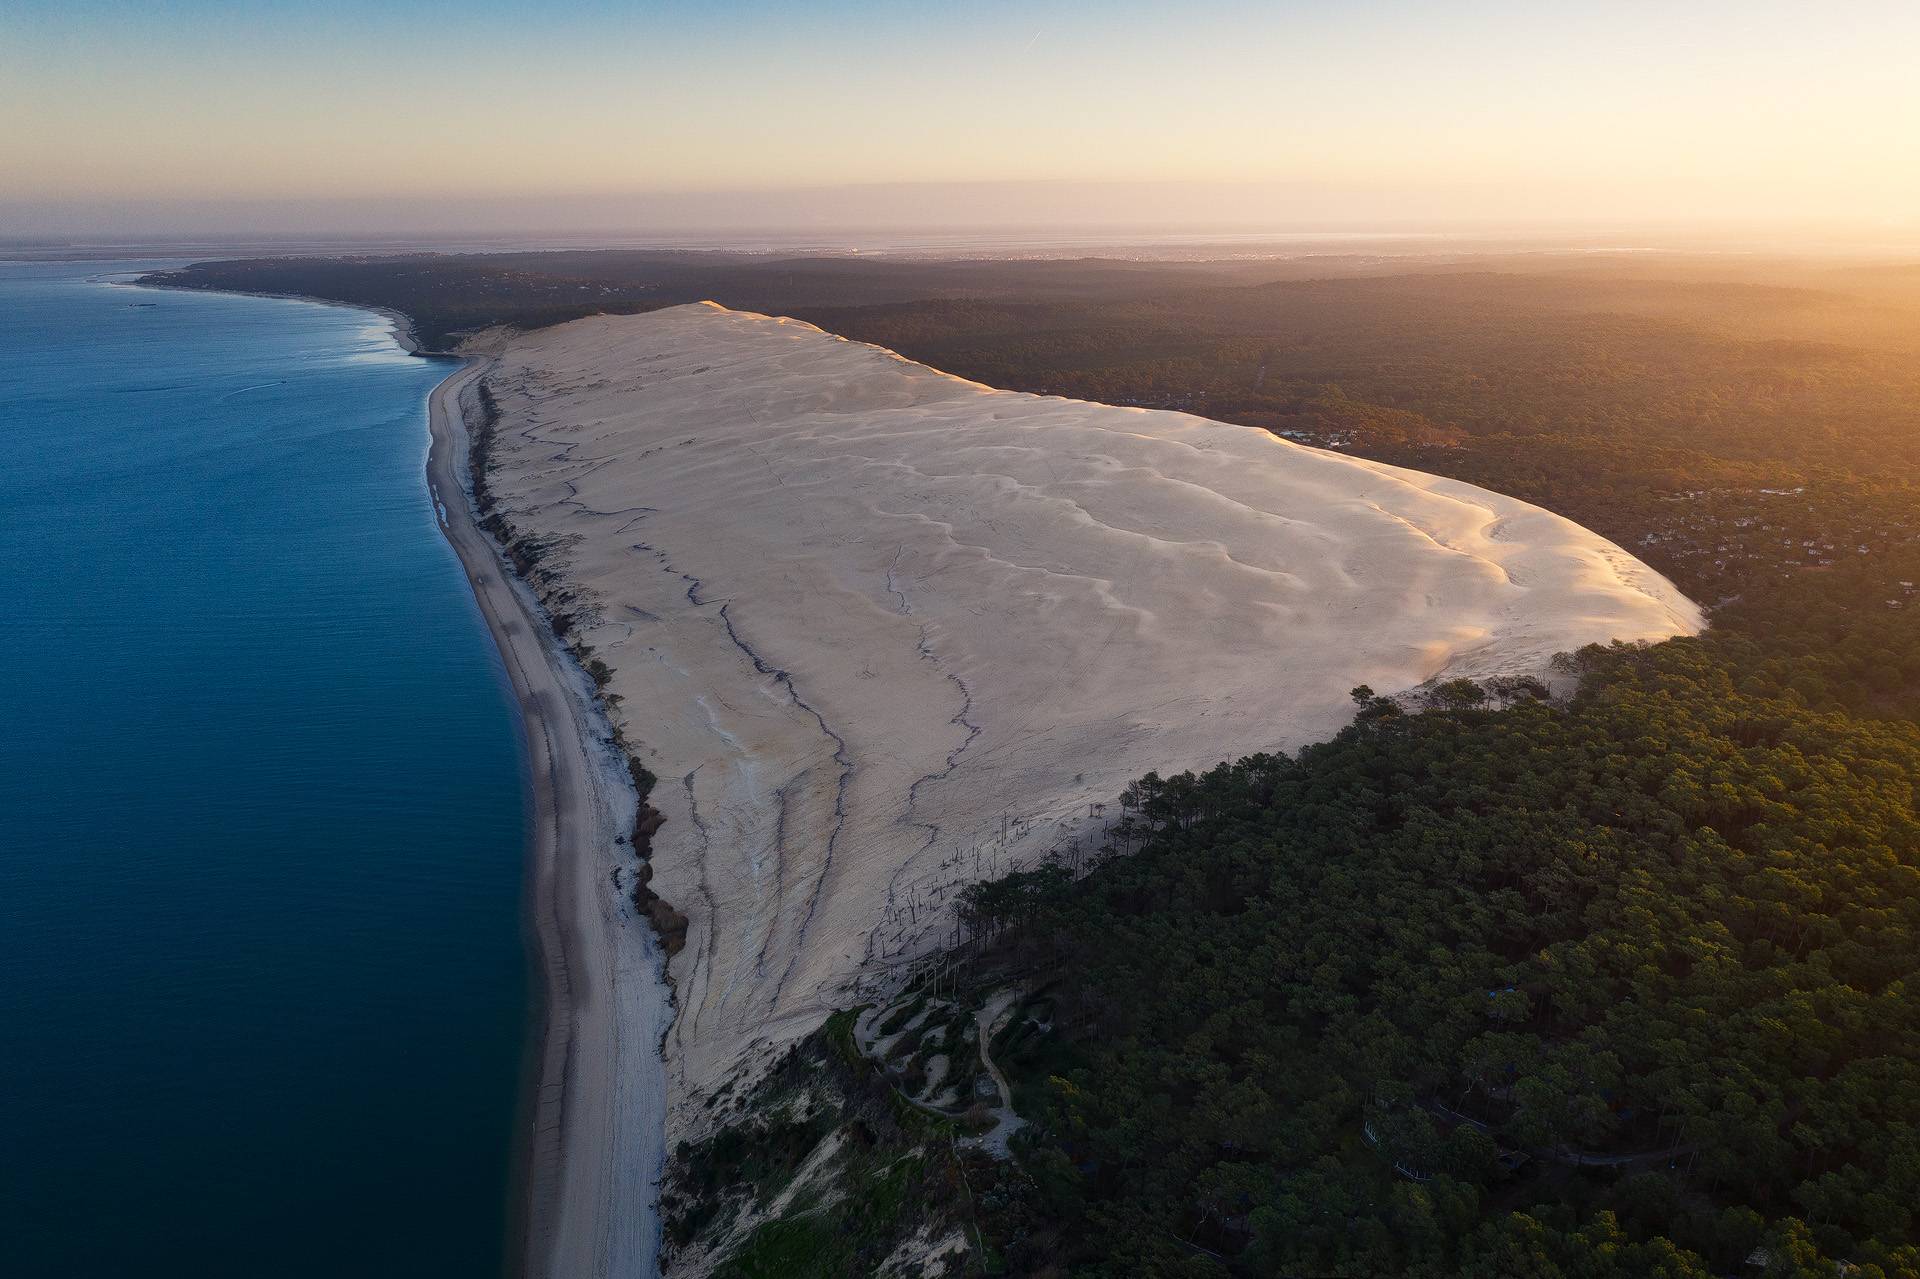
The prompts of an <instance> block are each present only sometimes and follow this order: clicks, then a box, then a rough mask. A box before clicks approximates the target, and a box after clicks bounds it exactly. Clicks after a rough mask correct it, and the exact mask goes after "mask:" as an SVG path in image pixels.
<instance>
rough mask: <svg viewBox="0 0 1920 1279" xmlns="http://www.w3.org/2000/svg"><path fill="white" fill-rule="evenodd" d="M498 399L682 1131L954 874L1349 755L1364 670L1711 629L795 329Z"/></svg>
mask: <svg viewBox="0 0 1920 1279" xmlns="http://www.w3.org/2000/svg"><path fill="white" fill-rule="evenodd" d="M487 381H488V386H489V387H490V389H491V393H492V395H493V397H494V400H495V402H496V404H497V405H498V408H499V411H500V414H501V417H500V428H499V430H498V432H497V435H496V441H495V446H494V450H493V457H492V463H493V467H494V470H493V472H492V486H493V489H494V492H495V493H496V494H497V495H498V496H499V498H500V499H501V501H502V503H503V505H504V506H505V508H506V509H507V510H508V511H509V512H511V516H512V519H513V521H514V523H515V524H516V526H517V527H518V528H519V529H520V530H521V531H522V532H525V533H532V534H536V535H539V536H542V537H544V538H547V539H551V543H552V546H551V550H550V551H549V553H548V559H547V561H546V563H548V564H552V565H555V566H557V567H558V569H559V572H560V575H561V578H562V580H563V581H564V583H565V585H564V587H562V588H561V589H562V590H563V591H565V592H568V593H570V598H568V599H566V600H562V601H560V607H563V608H567V609H571V610H576V611H578V612H579V613H580V616H581V620H580V622H579V626H580V629H581V634H582V637H583V638H584V639H585V640H586V642H587V643H588V644H589V645H591V646H592V648H593V649H594V650H595V652H596V654H597V655H598V656H599V657H600V658H602V659H603V660H604V661H605V662H606V663H607V664H608V665H609V666H610V667H611V668H612V679H611V684H610V686H609V691H610V692H611V693H613V694H614V695H615V696H616V697H617V699H618V701H617V704H616V707H615V714H616V715H617V716H619V717H621V718H623V719H624V720H625V721H626V723H625V729H626V734H627V736H628V738H629V740H630V741H632V742H635V743H638V744H639V747H640V749H641V750H642V753H643V762H645V763H646V764H647V765H648V766H649V767H650V768H652V769H653V770H654V771H655V772H656V773H657V774H659V776H660V783H659V785H658V787H657V788H656V790H655V792H654V802H655V804H656V805H658V806H659V808H660V809H661V810H662V811H663V812H664V813H665V814H666V817H667V822H666V825H665V827H664V828H663V829H662V830H661V831H660V832H659V834H658V835H657V836H656V839H655V852H654V867H655V878H654V884H655V887H656V888H657V889H658V891H659V892H660V894H661V895H662V896H663V897H665V898H666V899H667V900H668V901H670V902H672V903H673V904H674V905H675V906H677V907H678V908H679V909H680V910H682V911H684V912H685V913H686V914H687V915H688V916H689V918H690V921H691V926H690V930H689V933H688V939H687V945H686V948H685V950H684V951H682V952H681V953H680V954H679V955H677V956H676V957H675V958H674V959H673V961H672V964H671V974H672V976H673V978H674V982H675V987H676V991H677V998H678V1004H679V1007H678V1015H677V1017H676V1020H675V1022H674V1026H673V1029H672V1030H671V1032H670V1033H669V1035H668V1040H667V1054H668V1067H669V1078H670V1081H671V1085H670V1086H671V1092H672V1098H671V1101H672V1107H673V1109H672V1112H671V1114H672V1118H671V1120H670V1127H671V1128H672V1129H673V1130H674V1132H673V1133H671V1134H670V1141H671V1140H673V1139H676V1138H677V1136H679V1135H684V1134H685V1132H686V1131H688V1130H689V1128H691V1127H695V1126H697V1125H696V1124H695V1123H694V1117H695V1116H696V1115H697V1113H698V1111H697V1108H696V1107H695V1106H694V1105H693V1104H692V1102H693V1101H694V1100H695V1099H697V1098H698V1097H699V1096H700V1095H702V1094H703V1093H705V1092H706V1091H709V1090H710V1089H711V1088H713V1087H714V1086H716V1085H717V1084H718V1083H719V1082H720V1081H721V1080H722V1079H724V1078H725V1077H726V1076H727V1075H728V1074H729V1073H730V1072H732V1071H733V1070H735V1069H736V1068H739V1067H741V1066H743V1065H745V1064H748V1063H750V1062H752V1061H754V1060H756V1059H759V1058H762V1057H763V1056H764V1050H765V1049H767V1048H770V1047H772V1046H775V1045H778V1044H780V1043H782V1042H784V1041H786V1040H788V1039H790V1038H792V1037H794V1036H796V1035H798V1034H800V1033H803V1032H805V1031H806V1030H808V1029H810V1028H811V1027H812V1026H814V1025H816V1024H817V1023H818V1021H819V1020H820V1019H821V1018H822V1017H823V1016H824V1015H825V1014H826V1012H827V1011H828V1010H829V1009H830V1008H831V1007H832V1006H834V1005H835V1004H844V1003H846V1002H847V1001H848V1000H849V999H850V998H852V997H853V994H854V992H855V991H856V990H857V988H859V987H860V986H861V985H863V984H877V983H884V981H885V980H886V978H887V974H888V973H889V972H890V971H893V970H894V969H896V968H897V967H898V966H899V965H901V964H902V963H903V962H905V961H908V960H910V959H911V958H912V957H914V956H915V955H916V954H918V953H922V952H924V950H925V949H926V948H927V947H928V946H929V945H931V944H933V943H934V942H936V941H938V940H939V938H940V937H942V936H945V935H947V933H948V931H949V930H950V929H951V922H952V921H951V916H950V913H948V912H947V911H946V908H947V907H948V906H949V905H950V904H951V902H952V900H953V896H954V893H955V891H956V890H957V889H958V888H959V887H960V886H961V885H963V884H965V883H967V882H968V881H970V880H972V879H974V878H977V877H979V876H982V875H987V874H991V873H994V872H997V871H1004V870H1006V869H1008V868H1010V867H1012V866H1014V865H1018V864H1022V863H1026V862H1030V861H1032V860H1033V859H1035V858H1038V857H1040V856H1042V855H1044V854H1046V853H1047V852H1048V851H1049V850H1052V849H1055V848H1072V847H1075V846H1076V845H1084V846H1086V847H1088V848H1090V847H1091V846H1092V845H1093V844H1095V843H1098V842H1099V839H1098V834H1097V831H1098V828H1099V826H1100V824H1101V821H1102V819H1103V818H1110V817H1112V816H1114V815H1117V810H1116V808H1115V806H1114V805H1113V801H1114V800H1115V798H1116V797H1117V795H1118V793H1119V791H1120V790H1121V788H1122V787H1123V786H1124V785H1125V784H1126V783H1127V782H1128V781H1129V780H1130V779H1132V778H1134V777H1137V776H1139V775H1140V774H1142V773H1145V772H1146V771H1148V770H1150V769H1158V770H1161V771H1163V772H1165V771H1178V770H1180V769H1183V768H1188V767H1197V768H1204V767H1207V766H1209V765H1211V764H1213V763H1216V762H1218V761H1219V760H1222V759H1226V758H1230V757H1233V756H1237V755H1241V754H1245V753H1248V752H1251V751H1257V750H1271V749H1275V748H1289V749H1290V748H1294V747H1297V746H1299V745H1301V744H1303V743H1305V742H1308V741H1312V740H1315V739H1318V738H1324V737H1326V736H1329V735H1331V734H1332V733H1333V732H1335V731H1336V730H1337V729H1338V728H1339V727H1340V726H1341V725H1342V724H1343V723H1344V722H1345V721H1346V720H1347V718H1348V717H1349V714H1350V712H1351V709H1352V707H1351V703H1350V701H1349V699H1348V690H1349V689H1351V688H1352V687H1353V686H1354V685H1356V684H1362V683H1365V684H1369V685H1372V686H1373V687H1374V688H1375V689H1376V690H1379V691H1380V692H1383V693H1389V692H1396V691H1399V690H1403V689H1406V688H1409V687H1412V686H1415V685H1418V684H1420V683H1422V682H1423V681H1427V680H1430V679H1432V678H1434V677H1436V676H1442V675H1445V676H1453V675H1471V676H1484V675H1489V674H1494V673H1537V672H1540V671H1542V670H1543V669H1544V668H1545V667H1546V664H1547V662H1548V660H1549V659H1550V658H1551V657H1552V655H1553V654H1555V653H1556V652H1560V651H1564V650H1568V649H1572V648H1576V647H1578V646H1580V645H1583V644H1586V643H1589V642H1592V641H1604V640H1609V639H1615V638H1620V639H1628V640H1640V639H1659V638H1664V637H1667V636H1671V635H1674V634H1678V633H1685V632H1691V631H1694V630H1696V629H1698V628H1699V626H1700V625H1701V617H1700V613H1699V611H1698V609H1696V608H1695V607H1694V605H1693V604H1691V603H1690V602H1689V601H1687V600H1686V599H1685V598H1684V597H1682V596H1681V595H1680V594H1679V593H1678V592H1677V591H1676V590H1675V589H1674V588H1673V587H1672V586H1671V585H1670V584H1669V583H1668V582H1667V581H1666V580H1665V579H1663V578H1661V577H1660V576H1659V575H1658V574H1656V573H1654V572H1653V571H1652V570H1650V569H1648V568H1647V567H1646V566H1645V565H1643V564H1641V563H1640V562H1639V561H1637V560H1636V559H1634V558H1633V557H1632V556H1630V555H1628V554H1627V553H1626V552H1624V551H1622V550H1621V549H1619V548H1618V547H1616V546H1614V545H1612V544H1611V543H1608V542H1607V541H1605V540H1604V539H1602V538H1600V537H1598V536H1596V535H1594V534H1593V533H1590V532H1588V531H1587V530H1585V529H1583V528H1581V527H1579V526H1578V525H1575V524H1572V523H1570V522H1569V521H1567V520H1564V519H1561V518H1559V517H1558V516H1555V515H1552V514H1550V513H1548V512H1546V511H1542V510H1540V509H1538V508H1536V507H1532V506H1529V505H1527V504H1526V503H1523V502H1518V501H1515V500H1513V499H1510V498H1506V497H1501V496H1499V495H1497V494H1494V493H1489V492H1486V491H1484V490H1481V489H1477V488H1474V487H1472V486H1470V485H1466V484H1460V483H1455V482H1453V481H1449V480H1443V479H1438V478H1435V477H1433V476H1429V475H1422V474H1419V473H1416V472H1411V471H1405V470H1400V469H1397V468H1394V467H1388V466H1380V465H1375V464H1372V463H1369V462H1364V461H1360V460H1357V459H1354V458H1349V457H1343V456H1339V455H1336V454H1331V453H1325V452H1320V451H1317V450H1312V449H1306V448H1301V447H1298V446H1296V445H1292V444H1288V443H1286V442H1284V441H1282V440H1279V439H1276V438H1275V437H1273V436H1271V435H1269V434H1267V433H1265V432H1262V431H1257V430H1252V429H1249V428H1245V427H1237V426H1229V425H1224V424H1221V423H1217V422H1209V421H1206V420H1204V419H1201V418H1197V417H1192V416H1189V415H1186V414H1180V413H1169V412H1156V411H1145V410H1138V409H1123V408H1114V407H1110V406H1106V405H1098V404H1088V403H1083V402H1079V401H1070V400H1061V399H1053V398H1047V397H1040V396H1031V395H1022V394H1015V393H1012V392H1006V391H997V390H992V389H990V388H987V387H983V386H979V385H976V384H974V383H970V382H965V381H962V380H960V379H957V378H953V377H949V376H947V375H945V374H941V373H938V372H936V371H934V370H932V369H928V368H926V367H924V366H921V365H917V364H914V363H911V362H910V361H907V360H904V359H902V358H900V357H899V356H896V355H894V354H892V353H890V352H887V351H882V350H879V349H877V348H874V347H869V346H864V345H860V344H857V343H852V342H847V341H844V340H842V339H839V338H835V337H833V336H831V335H829V334H826V333H823V332H821V331H820V330H818V329H816V328H813V327H812V326H810V325H806V324H802V323H798V322H795V321H790V320H779V319H771V318H768V317H765V316H759V315H750V314H744V313H738V312H731V311H727V310H724V309H722V308H719V307H716V306H712V305H702V306H691V307H676V308H673V309H670V310H666V311H659V312H655V313H652V314H648V315H637V316H625V317H617V318H610V317H602V318H595V319H589V320H582V321H578V322H576V323H572V324H567V325H563V326H561V327H558V328H553V329H547V330H543V331H540V332H536V333H532V334H528V335H525V336H522V337H519V338H517V339H514V340H513V341H512V342H510V343H509V344H508V345H507V346H506V347H505V349H504V350H503V351H502V352H501V353H500V354H499V355H498V357H497V359H496V361H495V363H494V365H493V367H492V368H491V370H490V371H489V372H488V374H487ZM1102 805H1105V806H1106V809H1105V811H1104V812H1103V811H1102V809H1101V806H1102Z"/></svg>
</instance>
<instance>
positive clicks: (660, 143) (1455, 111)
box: [0, 0, 1920, 231]
mask: <svg viewBox="0 0 1920 1279" xmlns="http://www.w3.org/2000/svg"><path fill="white" fill-rule="evenodd" d="M1916 50H1920V5H1915V4H1911V3H1905V2H1902V3H1893V2H1891V0H1853V2H1851V3H1846V2H1843V3H1837V4H1825V5H1812V4H1806V3H1785V2H1783V0H1746V2H1745V3H1732V2H1730V0H1689V2H1688V3H1684V4H1674V3H1643V2H1642V0H1613V2H1611V3H1578V4H1576V3H1554V2H1553V0H1534V2H1533V3H1518V2H1515V0H1462V2H1460V3H1451V4H1405V3H1355V4H1338V5H1334V4H1327V5H1318V4H1299V3H1290V4H1289V3H1282V4H1243V3H1224V2H1220V0H1198V2H1197V3H1189V4H1186V5H1182V6H1174V5H1166V4H1155V5H1147V4H1131V3H1108V4H1097V5H1096V4H1081V3H1047V2H1042V3H1031V4H1011V3H983V4H972V5H967V6H949V5H928V6H916V5H910V4H879V3H838V4H803V3H795V4H772V3H745V4H741V3H735V4H727V3H715V4H681V3H670V4H638V5H636V4H625V5H614V4H601V3H560V4H554V5H547V6H541V7H538V8H535V7H533V6H520V5H506V4H497V3H495V4H487V3H479V4H454V3H443V2H441V0H391V2H389V3H379V4H375V3H364V2H359V0H354V2H350V3H334V4H296V3H278V4H274V3H258V2H256V3H247V4H239V3H226V2H223V0H202V2H199V3H177V4H165V3H143V4H131V3H125V4H121V3H98V2H94V3H87V2H84V0H83V2H82V3H68V4H59V5H54V4H46V3H40V2H39V0H27V2H25V3H22V2H21V0H12V3H9V4H7V5H6V6H4V7H0V119H4V120H5V121H6V122H7V127H6V128H5V129H4V130H0V231H5V230H6V229H7V227H6V225H5V222H4V219H5V218H6V217H7V216H8V212H9V211H11V213H12V216H13V217H14V218H15V219H17V220H26V221H31V220H32V219H33V218H34V217H36V216H38V217H40V218H41V219H42V220H44V219H45V218H46V217H47V216H70V217H79V216H84V215H87V214H88V213H90V212H99V211H113V210H119V211H120V213H121V214H122V215H125V216H133V217H136V218H137V216H139V215H140V211H141V210H145V211H147V212H148V213H149V214H150V213H151V212H152V211H153V210H155V209H162V208H166V207H178V208H186V207H193V208H215V207H219V206H223V205H224V206H226V207H230V208H252V209H262V208H267V207H270V206H283V207H306V208H312V207H315V206H316V203H318V204H324V205H325V206H326V207H327V208H330V209H334V210H352V209H354V208H356V207H364V208H366V209H378V208H383V207H386V208H391V207H397V206H398V205H408V206H409V207H414V208H434V209H440V210H443V214H442V216H443V217H444V218H445V219H446V220H447V222H448V225H457V224H459V222H460V220H461V219H462V218H463V217H473V218H478V217H480V216H481V214H482V212H483V211H485V210H490V209H496V208H500V207H508V206H513V207H518V208H521V209H523V210H532V211H535V212H537V213H539V214H540V215H541V216H547V215H549V214H552V215H555V216H558V215H560V214H562V213H564V211H565V210H566V209H568V208H575V209H597V210H601V211H603V212H602V214H601V216H603V217H604V216H613V215H614V214H608V213H606V212H605V211H608V210H618V209H620V208H622V207H635V208H639V207H642V206H644V207H647V208H653V209H655V210H656V213H655V214H653V215H649V216H664V215H663V214H660V213H659V212H658V211H659V210H661V209H667V210H671V209H675V208H677V209H680V210H681V211H682V212H683V213H686V212H687V211H689V210H693V211H698V210H709V211H712V210H721V209H731V210H733V211H734V212H735V213H737V214H738V215H739V216H740V217H742V218H745V217H747V216H748V215H750V214H751V213H752V212H753V211H754V210H755V209H760V210H763V211H766V212H768V213H769V215H770V216H778V211H779V210H780V209H781V208H789V207H798V206H797V205H794V203H793V201H794V199H795V198H796V197H792V196H789V195H785V194H780V193H784V192H788V191H791V190H792V189H794V188H844V187H849V186H852V187H864V186H866V185H868V184H915V185H916V186H919V185H922V184H933V185H932V186H924V187H923V189H925V190H928V191H935V192H948V193H950V195H949V196H947V197H945V198H947V199H948V200H949V201H950V204H951V207H952V208H953V210H954V211H955V212H956V215H957V220H964V219H985V220H993V219H994V218H995V217H996V216H1003V217H1007V218H1019V217H1022V216H1029V215H1031V216H1039V215H1041V214H1044V215H1045V216H1047V217H1052V216H1055V215H1056V214H1057V215H1058V216H1061V217H1069V216H1080V215H1082V214H1087V213H1100V212H1105V213H1108V214H1114V215H1116V216H1110V217H1104V218H1101V219H1100V220H1104V221H1114V222H1118V221H1124V220H1125V219H1124V218H1123V217H1120V216H1117V214H1118V213H1120V212H1121V211H1122V210H1120V209H1119V207H1118V206H1119V205H1122V204H1126V203H1128V202H1132V203H1133V204H1134V205H1135V206H1136V207H1137V208H1138V210H1139V211H1140V213H1141V214H1142V216H1143V218H1147V219H1153V218H1159V219H1177V218H1180V217H1185V216H1190V215H1191V216H1197V215H1199V214H1202V213H1206V212H1208V211H1212V213H1213V214H1214V215H1215V216H1217V217H1218V218H1219V219H1220V220H1222V221H1247V222H1260V221H1263V220H1274V219H1283V218H1284V216H1285V215H1286V214H1287V213H1288V212H1290V211H1291V212H1295V213H1303V214H1304V215H1305V216H1306V217H1308V218H1309V219H1316V220H1328V219H1331V220H1334V221H1338V220H1340V219H1343V218H1344V219H1349V220H1353V221H1355V222H1363V221H1369V220H1375V221H1377V220H1382V219H1387V220H1395V221H1418V220H1420V219H1421V218H1423V217H1430V218H1436V219H1446V220H1456V221H1457V220H1474V219H1484V220H1504V221H1524V220H1528V219H1554V218H1580V217H1588V218H1602V219H1606V218H1612V219H1640V220H1673V219H1681V220H1685V219H1710V218H1753V219H1758V220H1782V221H1786V220H1798V219H1817V220H1827V221H1845V222H1857V223H1861V224H1866V225H1881V226H1887V225H1896V226H1897V225H1909V224H1912V223H1913V221H1914V220H1915V218H1916V217H1917V216H1920V142H1917V141H1916V139H1920V89H1916V86H1915V74H1914V59H1915V56H1916V53H1915V51H1916ZM1036 183H1045V184H1050V185H1048V186H1047V187H1046V188H1045V189H1044V190H1042V189H1041V188H1037V187H1034V186H1033V185H1032V184H1036ZM808 198H809V199H812V200H813V201H814V203H815V204H816V205H818V206H819V207H821V208H831V209H832V210H834V211H836V214H846V215H848V216H853V215H856V214H857V213H858V211H859V209H860V207H861V203H860V202H861V199H862V196H861V195H860V194H859V193H858V192H842V193H841V194H840V195H836V196H831V197H829V196H827V195H824V194H820V193H817V192H816V193H815V194H814V195H812V196H809V197H808ZM869 198H871V197H869ZM635 200H638V201H640V204H632V203H631V202H632V201H635ZM622 201H627V202H629V203H628V204H627V205H623V204H622V203H621V202H622ZM649 201H651V203H648V202H649ZM823 201H824V203H822V202H823ZM880 202H881V203H883V204H884V203H885V201H884V199H883V200H881V201H880ZM922 203H923V204H924V201H922ZM128 210H133V211H134V212H133V213H131V214H129V213H128V212H127V211H128ZM36 211H37V212H36ZM50 211H51V213H50ZM692 215H693V216H703V215H700V214H697V213H696V214H692ZM958 215H964V219H961V218H959V217H958ZM103 216H105V215H104V214H103ZM716 216H717V214H716Z"/></svg>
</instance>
